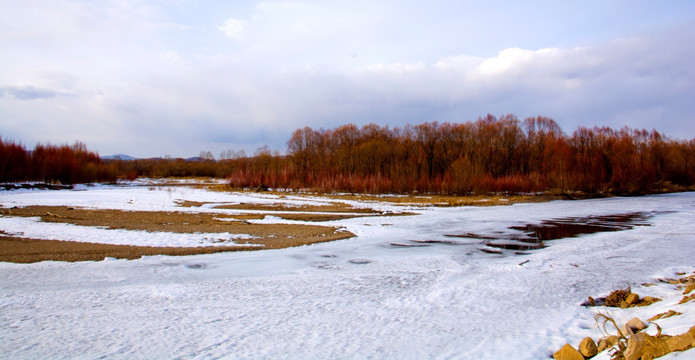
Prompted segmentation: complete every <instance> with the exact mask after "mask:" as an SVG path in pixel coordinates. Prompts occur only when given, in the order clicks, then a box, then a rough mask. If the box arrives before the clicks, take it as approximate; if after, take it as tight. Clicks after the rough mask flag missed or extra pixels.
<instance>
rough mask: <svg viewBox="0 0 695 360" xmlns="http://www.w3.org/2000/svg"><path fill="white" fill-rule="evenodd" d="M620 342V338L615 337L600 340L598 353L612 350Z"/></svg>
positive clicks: (610, 336)
mask: <svg viewBox="0 0 695 360" xmlns="http://www.w3.org/2000/svg"><path fill="white" fill-rule="evenodd" d="M618 340H620V338H619V337H617V336H615V335H608V336H606V337H603V338H600V339H598V352H601V351H603V350H606V349H609V348H612V347H613V346H614V345H615V344H617V343H618Z"/></svg>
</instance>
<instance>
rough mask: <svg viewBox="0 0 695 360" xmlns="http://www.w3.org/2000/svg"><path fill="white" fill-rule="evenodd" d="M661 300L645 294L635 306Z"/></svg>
mask: <svg viewBox="0 0 695 360" xmlns="http://www.w3.org/2000/svg"><path fill="white" fill-rule="evenodd" d="M658 301H661V299H659V298H655V297H651V296H645V297H643V298H642V300H640V302H639V304H637V306H649V305H651V304H653V303H655V302H658Z"/></svg>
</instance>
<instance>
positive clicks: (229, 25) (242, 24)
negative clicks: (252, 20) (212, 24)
mask: <svg viewBox="0 0 695 360" xmlns="http://www.w3.org/2000/svg"><path fill="white" fill-rule="evenodd" d="M245 28H246V21H244V20H239V19H227V20H225V22H224V24H222V25H218V26H217V29H218V30H220V31H221V32H223V33H224V34H225V35H227V36H229V37H231V38H234V39H241V37H242V35H243V33H244V29H245Z"/></svg>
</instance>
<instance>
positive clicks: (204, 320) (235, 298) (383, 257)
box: [0, 186, 695, 359]
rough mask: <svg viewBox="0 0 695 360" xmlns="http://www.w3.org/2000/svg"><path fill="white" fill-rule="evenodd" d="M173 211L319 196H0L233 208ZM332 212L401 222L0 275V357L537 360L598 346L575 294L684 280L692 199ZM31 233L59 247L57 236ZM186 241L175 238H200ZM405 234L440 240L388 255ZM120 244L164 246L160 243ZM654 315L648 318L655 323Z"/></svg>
mask: <svg viewBox="0 0 695 360" xmlns="http://www.w3.org/2000/svg"><path fill="white" fill-rule="evenodd" d="M182 200H192V201H201V202H210V203H230V202H245V203H275V202H284V203H288V204H295V205H300V204H321V203H326V202H327V200H325V199H320V198H312V199H307V198H304V197H293V196H286V197H282V198H281V197H278V196H275V195H262V194H260V195H259V194H225V193H219V192H210V191H205V190H201V189H192V188H183V187H174V188H171V187H168V188H164V187H157V186H151V187H142V186H139V187H134V186H125V187H123V186H118V187H116V186H98V187H89V188H82V189H80V191H66V190H61V191H48V190H45V191H44V190H17V191H9V192H7V191H3V192H0V204H1V205H2V206H3V207H12V206H24V205H68V206H82V207H92V208H105V209H125V210H176V211H214V212H226V213H238V212H243V211H242V210H219V209H214V210H213V209H212V206H211V205H206V206H205V207H202V208H181V207H178V206H177V202H180V201H182ZM331 201H335V200H331ZM349 203H351V204H355V205H356V206H362V207H364V206H369V207H376V208H378V209H380V210H383V211H404V210H408V211H413V212H416V213H417V214H418V215H414V216H392V217H365V218H353V219H346V220H338V221H330V222H325V223H321V224H322V225H323V224H325V225H332V226H339V227H344V228H346V229H347V230H349V231H351V232H353V233H355V234H357V235H358V236H357V237H356V238H352V239H348V240H341V241H335V242H330V243H321V244H315V245H311V246H305V247H298V248H289V249H282V250H267V251H256V252H237V253H218V254H211V255H198V256H188V257H169V256H151V257H145V258H142V259H140V260H132V261H129V260H106V261H100V262H79V263H62V262H42V263H35V264H11V263H0V349H2V351H0V358H6V359H22V358H23V359H35V358H83V359H93V358H122V359H131V358H143V359H144V358H147V359H152V358H196V359H208V358H229V359H237V358H254V359H255V358H290V359H326V358H331V359H358V358H359V359H368V358H374V359H382V358H384V359H423V358H428V359H430V358H438V359H503V358H507V359H512V358H513V359H543V358H548V357H550V356H552V355H551V354H552V353H553V352H554V351H556V350H557V349H559V348H560V347H561V346H562V345H563V344H564V343H565V342H569V343H570V344H573V345H575V346H576V345H577V344H578V343H579V341H580V340H581V339H582V338H583V337H585V336H592V337H594V338H598V337H599V336H600V335H601V331H600V330H599V329H598V328H597V327H596V325H595V323H594V320H593V316H594V314H595V312H596V311H597V310H596V309H595V308H594V309H592V308H586V307H582V306H579V304H581V303H582V302H583V301H584V300H585V299H586V298H587V296H594V297H596V296H601V295H604V296H605V295H607V294H608V293H609V292H610V291H611V290H615V289H618V288H623V287H625V286H627V285H628V284H630V285H633V290H635V291H636V292H638V293H640V295H651V294H650V293H648V292H647V291H654V292H659V291H663V290H659V289H662V288H656V289H655V290H645V291H640V290H638V286H639V284H640V283H643V282H653V281H654V280H655V279H656V278H657V277H662V278H665V277H674V273H675V272H677V271H687V272H692V271H693V270H695V261H694V260H693V259H695V221H693V219H695V193H681V194H669V195H657V196H647V197H635V198H608V199H595V200H582V201H553V202H548V203H539V204H515V205H511V206H501V207H486V208H475V207H463V208H417V207H409V208H407V209H405V208H402V207H395V206H391V205H387V204H376V203H369V204H361V203H357V202H349ZM632 212H649V213H653V214H654V216H653V217H652V218H650V219H649V220H648V221H649V223H650V224H651V226H639V227H635V228H633V229H631V230H626V231H619V232H606V233H596V234H591V235H585V236H581V237H577V238H567V239H562V240H554V241H550V242H548V243H547V244H546V245H548V247H547V248H544V249H540V250H535V251H530V252H528V254H527V255H515V254H514V251H511V250H504V251H503V254H489V253H485V252H483V251H480V249H481V248H482V245H481V243H482V241H483V240H478V239H464V238H449V237H445V235H446V234H463V233H477V234H488V235H489V234H493V235H494V234H495V233H496V232H497V231H505V230H506V229H508V227H509V226H514V225H523V224H527V223H540V222H541V221H542V220H548V219H555V218H562V217H573V216H590V215H613V214H624V213H632ZM5 221H7V220H6V218H3V217H0V230H3V231H6V232H13V231H14V232H17V231H20V230H21V231H22V232H24V233H25V235H26V236H28V234H34V233H42V232H45V231H44V230H46V228H43V227H44V226H47V225H49V224H43V223H40V222H35V221H34V222H31V223H29V224H25V226H24V227H23V228H22V229H14V230H13V231H8V230H10V229H6V228H5V227H4V226H6V223H5ZM261 222H290V221H285V220H281V219H279V218H276V217H270V218H266V220H263V221H261ZM292 223H297V222H292ZM8 226H9V225H8ZM42 228H43V229H42ZM93 230H100V231H103V232H107V233H106V234H111V235H114V234H115V235H116V236H115V238H118V234H119V233H118V232H117V230H106V229H93ZM108 232H112V233H108ZM45 235H46V236H47V237H48V236H49V235H50V238H53V239H59V240H60V239H63V240H74V239H72V236H74V233H72V232H68V231H65V232H63V230H61V228H51V229H50V231H48V232H47V234H45ZM195 235H196V234H191V236H192V238H191V239H192V240H191V244H199V242H200V239H199V238H194V236H195ZM108 237H109V236H102V238H108ZM153 239H154V240H153ZM417 240H447V241H452V240H454V241H456V242H457V243H456V244H455V245H452V244H445V243H439V244H430V245H431V246H427V247H403V246H393V245H392V244H394V243H397V244H412V241H417ZM92 241H93V240H92ZM133 241H154V242H155V243H158V244H161V245H166V238H165V237H163V236H162V234H161V233H160V234H157V233H151V234H147V233H144V234H138V235H137V236H135V240H133ZM182 241H185V239H184V240H182ZM522 262H525V263H523V265H520V264H521V263H522ZM646 289H652V288H646ZM666 303H667V302H666V301H664V302H662V303H658V304H661V305H658V306H661V307H663V308H664V310H660V309H661V308H654V312H655V313H658V312H663V311H667V310H668V309H669V308H666V306H667V305H670V303H668V304H666ZM653 306H655V305H653ZM657 310H658V311H657ZM645 311H646V310H645ZM650 312H651V311H650ZM691 313H692V312H691ZM652 315H653V314H652ZM617 316H618V317H620V316H629V314H624V315H623V314H622V313H618V314H617ZM671 319H673V320H669V321H672V322H673V323H674V324H675V325H674V326H675V328H676V329H678V331H675V330H674V333H680V332H683V331H680V328H678V327H679V326H680V327H685V330H687V328H689V327H690V326H692V325H695V318H693V317H692V316H689V315H688V316H685V315H684V316H681V317H674V318H671ZM686 326H687V327H686ZM666 333H668V332H666ZM683 355H686V356H687V355H690V356H693V357H695V353H693V352H692V351H690V352H688V353H686V354H683ZM682 358H686V357H682Z"/></svg>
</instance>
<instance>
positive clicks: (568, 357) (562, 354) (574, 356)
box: [553, 344, 584, 360]
mask: <svg viewBox="0 0 695 360" xmlns="http://www.w3.org/2000/svg"><path fill="white" fill-rule="evenodd" d="M553 359H555V360H584V356H582V354H580V353H579V351H577V349H575V348H573V347H572V345H570V344H565V346H563V347H562V348H561V349H560V350H558V351H557V352H556V353H554V354H553Z"/></svg>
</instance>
